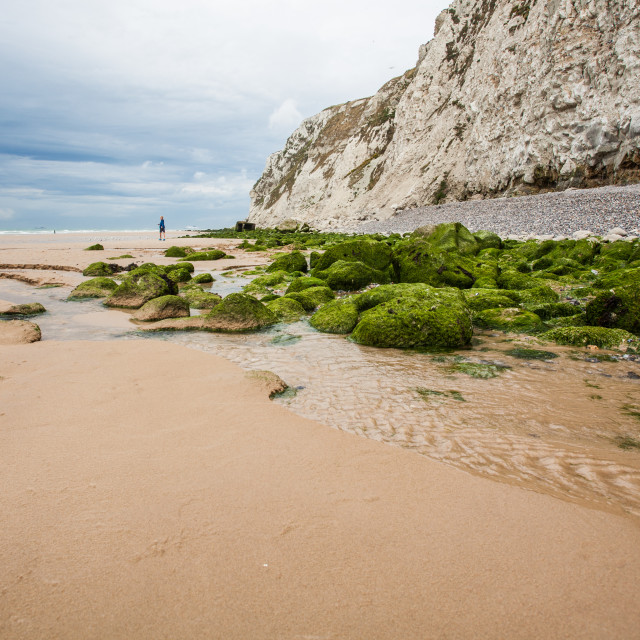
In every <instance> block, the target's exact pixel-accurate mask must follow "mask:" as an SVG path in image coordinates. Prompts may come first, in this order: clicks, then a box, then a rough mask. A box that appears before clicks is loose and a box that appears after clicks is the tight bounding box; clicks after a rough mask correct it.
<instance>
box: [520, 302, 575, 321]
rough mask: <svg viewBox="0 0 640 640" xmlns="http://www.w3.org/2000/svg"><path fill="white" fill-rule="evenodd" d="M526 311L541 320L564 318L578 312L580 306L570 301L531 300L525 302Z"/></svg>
mask: <svg viewBox="0 0 640 640" xmlns="http://www.w3.org/2000/svg"><path fill="white" fill-rule="evenodd" d="M525 308H526V309H527V311H531V312H533V313H535V314H536V315H537V316H539V317H540V318H542V320H550V319H551V318H565V317H569V316H575V315H576V314H577V313H580V307H578V306H576V305H574V304H571V303H570V302H533V303H531V302H530V303H526V304H525Z"/></svg>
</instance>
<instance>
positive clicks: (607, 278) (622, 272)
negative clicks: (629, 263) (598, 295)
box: [593, 269, 640, 289]
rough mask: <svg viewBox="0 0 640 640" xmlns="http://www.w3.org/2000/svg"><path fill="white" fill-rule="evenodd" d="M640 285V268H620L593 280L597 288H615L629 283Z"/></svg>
mask: <svg viewBox="0 0 640 640" xmlns="http://www.w3.org/2000/svg"><path fill="white" fill-rule="evenodd" d="M631 284H635V285H640V269H619V270H618V271H614V272H613V273H607V274H605V275H602V276H600V277H598V278H596V279H595V280H594V282H593V287H594V288H595V289H614V288H615V287H625V286H627V285H631Z"/></svg>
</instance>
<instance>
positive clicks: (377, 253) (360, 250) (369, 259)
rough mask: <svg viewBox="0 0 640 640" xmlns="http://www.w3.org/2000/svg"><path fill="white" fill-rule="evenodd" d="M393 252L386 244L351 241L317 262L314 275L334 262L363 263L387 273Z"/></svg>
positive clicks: (369, 241)
mask: <svg viewBox="0 0 640 640" xmlns="http://www.w3.org/2000/svg"><path fill="white" fill-rule="evenodd" d="M391 257H392V251H391V248H390V247H389V245H387V244H386V243H385V242H376V241H375V240H369V239H362V240H349V241H347V242H341V243H340V244H337V245H335V246H333V247H330V248H329V249H327V250H326V251H325V252H324V253H323V254H322V255H321V256H320V257H319V258H318V260H317V261H316V262H315V265H314V273H313V274H312V275H314V276H315V275H316V273H315V272H316V271H324V270H325V269H328V268H329V267H330V266H331V265H332V264H333V263H334V262H338V260H341V261H342V262H362V263H364V264H366V265H367V266H369V267H371V268H372V269H376V270H378V271H385V270H386V269H388V268H389V265H390V264H391Z"/></svg>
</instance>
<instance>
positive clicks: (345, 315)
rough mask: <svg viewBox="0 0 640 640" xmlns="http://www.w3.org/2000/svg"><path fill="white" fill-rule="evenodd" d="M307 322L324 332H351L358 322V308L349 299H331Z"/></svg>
mask: <svg viewBox="0 0 640 640" xmlns="http://www.w3.org/2000/svg"><path fill="white" fill-rule="evenodd" d="M309 323H310V324H311V326H312V327H313V328H314V329H317V330H318V331H323V332H324V333H351V332H352V331H353V329H354V327H355V326H356V324H358V308H357V307H356V305H355V304H354V303H353V302H352V301H351V300H332V301H331V302H327V304H324V305H322V306H321V307H320V309H318V311H316V312H315V313H314V314H313V315H312V316H311V318H310V319H309Z"/></svg>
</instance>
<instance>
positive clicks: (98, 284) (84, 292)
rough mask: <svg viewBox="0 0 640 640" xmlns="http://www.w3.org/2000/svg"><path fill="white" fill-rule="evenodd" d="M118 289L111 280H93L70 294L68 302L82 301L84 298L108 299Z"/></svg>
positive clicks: (80, 285)
mask: <svg viewBox="0 0 640 640" xmlns="http://www.w3.org/2000/svg"><path fill="white" fill-rule="evenodd" d="M117 287H118V284H117V283H116V282H115V281H114V280H112V279H111V278H92V279H91V280H85V281H84V282H82V283H80V284H79V285H78V286H77V287H76V288H75V289H74V290H73V291H72V292H71V293H70V294H69V297H68V298H67V300H82V299H83V298H106V297H107V296H108V295H111V294H112V293H113V292H114V291H115V290H116V289H117Z"/></svg>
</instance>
